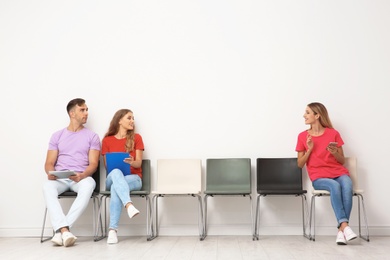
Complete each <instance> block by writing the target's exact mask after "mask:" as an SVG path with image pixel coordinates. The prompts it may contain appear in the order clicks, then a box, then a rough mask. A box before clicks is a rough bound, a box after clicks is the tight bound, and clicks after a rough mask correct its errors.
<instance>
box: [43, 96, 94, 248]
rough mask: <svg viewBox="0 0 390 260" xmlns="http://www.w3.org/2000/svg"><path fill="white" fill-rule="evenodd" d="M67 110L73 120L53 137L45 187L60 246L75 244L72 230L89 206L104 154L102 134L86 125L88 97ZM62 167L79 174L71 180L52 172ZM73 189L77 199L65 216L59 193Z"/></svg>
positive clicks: (71, 104)
mask: <svg viewBox="0 0 390 260" xmlns="http://www.w3.org/2000/svg"><path fill="white" fill-rule="evenodd" d="M66 109H67V111H68V114H69V118H70V123H69V125H68V127H66V128H64V129H61V130H59V131H57V132H55V133H54V134H53V135H52V136H51V138H50V142H49V148H48V151H47V155H46V162H45V171H46V174H47V179H48V180H47V181H46V182H45V183H44V186H43V194H44V197H45V201H46V207H47V209H48V211H49V215H50V219H51V222H52V226H53V229H54V230H55V235H54V236H53V238H52V239H51V241H52V242H53V243H54V244H56V245H59V246H62V245H63V246H72V245H74V243H75V241H76V239H77V237H76V236H74V235H73V234H72V233H71V232H70V227H72V225H73V224H74V222H75V221H76V220H77V219H78V218H79V217H80V216H81V214H82V213H83V212H84V210H85V209H86V208H87V206H88V202H89V199H90V198H91V195H92V192H93V190H94V189H95V186H96V183H95V181H94V179H93V178H92V177H91V176H92V174H93V173H94V172H95V171H96V169H97V167H98V164H99V157H100V138H99V136H98V135H97V134H96V133H94V132H92V131H91V130H89V129H87V128H85V127H84V124H85V123H86V122H87V119H88V107H87V105H86V104H85V100H84V99H81V98H76V99H73V100H71V101H69V103H68V105H67V107H66ZM61 170H72V171H74V172H75V173H76V174H75V175H72V176H70V177H69V178H67V179H57V177H56V176H54V175H52V174H49V171H61ZM69 190H70V191H74V192H77V198H76V199H75V200H74V202H73V204H72V206H71V208H70V209H69V212H68V214H66V215H65V214H64V212H63V210H62V207H61V204H60V202H59V200H58V195H59V194H61V193H63V192H65V191H69Z"/></svg>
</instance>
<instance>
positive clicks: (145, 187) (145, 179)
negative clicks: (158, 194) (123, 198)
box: [94, 159, 154, 242]
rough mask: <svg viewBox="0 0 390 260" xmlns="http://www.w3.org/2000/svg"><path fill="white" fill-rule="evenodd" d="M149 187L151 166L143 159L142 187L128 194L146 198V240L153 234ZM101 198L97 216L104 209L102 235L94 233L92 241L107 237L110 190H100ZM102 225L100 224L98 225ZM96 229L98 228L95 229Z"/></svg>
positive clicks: (148, 161) (147, 160)
mask: <svg viewBox="0 0 390 260" xmlns="http://www.w3.org/2000/svg"><path fill="white" fill-rule="evenodd" d="M150 189H151V166H150V160H149V159H144V160H142V188H141V190H139V191H130V196H133V197H134V196H137V197H141V198H145V200H146V237H147V240H148V241H149V240H150V237H152V236H153V233H154V231H153V222H152V205H151V201H150V197H149V195H150ZM100 195H101V198H100V207H99V213H98V214H99V216H101V214H102V208H103V210H104V212H103V213H104V216H105V218H104V219H105V220H106V222H105V225H104V228H103V227H102V232H101V233H102V235H101V236H99V234H98V232H96V234H95V238H94V241H95V242H96V241H99V240H102V239H103V238H105V237H107V234H108V232H107V228H108V218H107V200H108V199H109V198H110V196H111V192H110V191H107V190H105V191H101V192H100ZM100 226H102V225H100ZM96 230H97V231H98V228H97V229H96Z"/></svg>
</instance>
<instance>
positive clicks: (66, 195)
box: [41, 163, 100, 243]
mask: <svg viewBox="0 0 390 260" xmlns="http://www.w3.org/2000/svg"><path fill="white" fill-rule="evenodd" d="M92 178H93V179H94V180H95V182H96V186H95V190H94V191H93V193H92V195H91V199H92V202H93V222H92V223H93V227H94V229H95V227H97V225H98V223H99V219H96V218H97V216H98V215H97V214H96V213H97V212H98V210H99V208H100V201H99V192H100V163H98V167H97V169H96V171H95V173H94V174H93V175H92ZM76 197H77V193H76V192H73V191H65V192H63V193H61V194H60V195H58V199H75V198H76ZM46 217H47V208H46V207H45V213H44V217H43V226H42V233H41V243H43V242H45V241H47V240H50V239H51V238H52V237H47V238H43V235H44V232H45V224H46ZM97 232H98V231H97V230H96V231H95V230H94V235H95V234H97ZM54 234H55V231H54V230H53V235H54Z"/></svg>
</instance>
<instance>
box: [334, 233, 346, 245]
mask: <svg viewBox="0 0 390 260" xmlns="http://www.w3.org/2000/svg"><path fill="white" fill-rule="evenodd" d="M336 244H338V245H346V244H347V241H346V240H345V237H344V233H343V231H339V232H338V233H337V237H336Z"/></svg>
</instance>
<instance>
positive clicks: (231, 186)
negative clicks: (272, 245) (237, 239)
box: [201, 158, 254, 240]
mask: <svg viewBox="0 0 390 260" xmlns="http://www.w3.org/2000/svg"><path fill="white" fill-rule="evenodd" d="M206 162H207V165H206V189H205V191H204V194H205V196H204V207H205V210H204V212H205V214H204V228H203V229H204V231H203V237H202V238H201V240H204V239H205V238H206V236H207V199H208V198H209V197H215V196H242V197H248V198H249V203H250V211H251V223H252V225H251V231H252V232H253V208H252V196H251V192H252V183H251V160H250V159H249V158H217V159H207V160H206ZM253 235H254V233H253Z"/></svg>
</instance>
